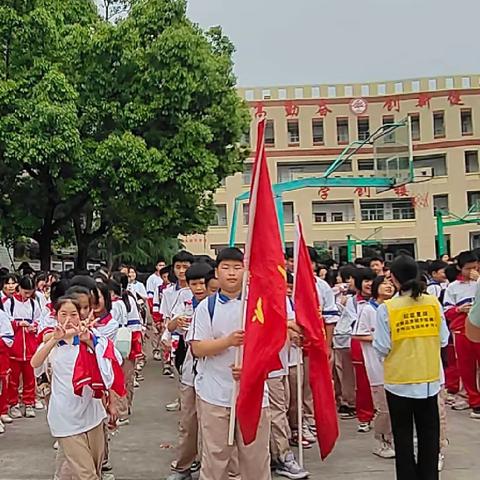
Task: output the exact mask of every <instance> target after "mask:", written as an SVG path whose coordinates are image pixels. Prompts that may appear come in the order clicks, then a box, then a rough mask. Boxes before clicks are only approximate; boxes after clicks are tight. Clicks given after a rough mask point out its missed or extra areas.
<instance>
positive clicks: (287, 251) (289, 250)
mask: <svg viewBox="0 0 480 480" xmlns="http://www.w3.org/2000/svg"><path fill="white" fill-rule="evenodd" d="M289 258H293V248H292V247H288V248H286V249H285V259H287V260H288V259H289Z"/></svg>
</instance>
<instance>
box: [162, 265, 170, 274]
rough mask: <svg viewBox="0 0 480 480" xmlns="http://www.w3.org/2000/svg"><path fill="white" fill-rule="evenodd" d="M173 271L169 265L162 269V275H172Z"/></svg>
mask: <svg viewBox="0 0 480 480" xmlns="http://www.w3.org/2000/svg"><path fill="white" fill-rule="evenodd" d="M171 271H172V266H171V265H167V266H166V267H163V268H161V269H160V275H165V274H166V273H168V274H169V273H170V272H171Z"/></svg>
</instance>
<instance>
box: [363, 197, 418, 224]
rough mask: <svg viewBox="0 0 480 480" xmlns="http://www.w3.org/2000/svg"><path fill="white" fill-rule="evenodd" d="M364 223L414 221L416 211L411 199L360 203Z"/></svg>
mask: <svg viewBox="0 0 480 480" xmlns="http://www.w3.org/2000/svg"><path fill="white" fill-rule="evenodd" d="M360 211H361V214H362V221H364V222H369V221H379V220H413V219H415V209H414V207H413V205H412V202H411V200H410V199H406V200H390V201H386V202H375V201H369V200H366V201H360Z"/></svg>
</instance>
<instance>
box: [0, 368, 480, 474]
mask: <svg viewBox="0 0 480 480" xmlns="http://www.w3.org/2000/svg"><path fill="white" fill-rule="evenodd" d="M145 377H146V381H145V382H143V383H142V387H141V388H140V390H137V397H136V401H135V406H136V408H135V412H134V416H133V419H132V423H131V425H129V426H127V427H123V428H122V430H121V431H120V432H119V433H118V434H117V435H116V436H115V437H114V438H113V440H112V443H111V445H112V446H111V448H112V452H113V453H112V459H113V465H114V473H115V478H116V479H117V480H162V479H164V478H166V476H168V474H169V464H170V462H171V460H172V459H173V456H174V450H173V449H172V448H171V447H172V446H173V445H174V444H175V439H176V427H177V425H176V415H177V414H175V413H167V412H166V411H165V407H164V406H165V404H166V403H168V402H169V401H171V400H172V399H173V398H174V395H175V380H171V379H167V378H165V377H162V376H161V375H160V368H159V364H158V363H154V362H150V363H149V364H148V365H147V367H146V369H145ZM341 427H342V437H341V439H340V441H339V443H338V445H337V448H336V450H335V452H334V453H333V454H332V455H331V456H330V457H329V458H328V460H327V461H326V462H325V463H322V462H321V461H320V460H319V458H318V453H317V451H316V450H315V451H314V450H313V449H312V450H310V451H307V452H306V465H307V467H308V469H309V470H310V471H311V473H312V475H311V478H312V479H326V480H333V479H336V480H367V479H368V480H380V479H381V480H385V479H392V480H393V479H394V474H393V462H392V461H389V460H381V459H378V458H376V457H374V456H373V455H372V454H371V453H370V451H371V449H372V446H373V435H372V434H357V433H355V431H354V429H355V422H354V421H351V420H349V421H342V423H341ZM449 427H450V429H449V438H450V443H451V445H450V447H449V450H448V453H447V463H446V468H445V471H444V472H443V474H442V476H441V478H442V480H471V479H473V478H478V475H479V472H480V421H478V420H476V421H475V420H470V419H469V418H468V412H461V413H458V412H449ZM52 444H53V440H52V439H51V437H50V435H49V432H48V428H47V425H46V421H45V418H44V414H39V415H38V417H37V418H36V419H22V420H19V421H16V422H15V423H14V424H13V425H11V426H9V427H8V431H7V433H6V434H5V435H1V436H0V480H27V479H28V480H49V479H51V478H52V466H53V460H54V456H55V452H54V450H53V449H52ZM168 447H170V448H168Z"/></svg>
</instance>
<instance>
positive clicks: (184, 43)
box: [0, 0, 249, 268]
mask: <svg viewBox="0 0 480 480" xmlns="http://www.w3.org/2000/svg"><path fill="white" fill-rule="evenodd" d="M4 3H5V4H4V5H2V6H0V42H1V43H2V45H3V49H2V51H3V52H4V53H3V56H2V58H1V59H0V189H1V192H2V196H1V197H0V215H1V217H0V238H2V239H4V240H6V241H13V240H15V239H16V238H17V237H18V236H19V235H25V236H30V237H32V238H34V239H36V240H37V241H38V242H39V244H40V253H41V258H42V268H48V266H49V262H50V256H51V245H52V241H53V240H55V239H56V238H58V237H59V236H61V237H63V238H66V239H67V241H68V239H69V237H71V240H72V243H73V239H74V238H75V241H76V244H77V247H78V252H79V253H78V261H79V266H80V267H82V266H84V265H85V262H86V260H87V252H88V247H89V245H91V244H92V242H95V241H97V240H101V239H102V240H103V241H105V242H106V244H110V245H113V244H117V245H126V244H128V242H129V240H130V241H132V242H133V240H137V241H138V240H139V239H141V240H145V241H146V242H154V241H155V239H157V238H159V237H162V238H173V237H176V236H177V235H179V234H188V233H193V232H200V231H204V230H205V229H206V227H207V226H208V224H209V222H210V220H211V218H212V214H213V208H212V196H213V194H212V192H214V191H215V189H216V188H217V187H218V186H219V184H220V181H221V179H223V178H224V177H226V176H228V175H231V174H232V173H234V172H236V171H238V170H239V169H240V168H241V165H242V162H243V160H244V158H245V154H246V152H245V151H243V150H242V148H241V147H240V146H239V140H240V137H241V134H242V133H243V132H244V131H245V130H246V129H247V128H248V124H249V115H248V109H247V107H246V106H245V104H244V103H243V101H242V100H241V99H240V98H239V97H238V96H237V94H236V91H235V77H234V74H233V65H232V53H233V46H232V44H231V43H230V41H229V40H228V39H227V38H226V37H225V36H224V35H223V34H222V31H221V29H220V28H218V27H217V28H214V29H212V30H210V31H208V32H204V31H202V30H201V29H200V28H199V27H198V26H196V25H194V24H192V22H191V21H190V20H189V19H188V18H187V16H186V4H185V1H183V0H142V1H134V2H133V4H132V6H131V9H130V11H129V14H128V15H127V16H125V17H123V18H120V19H119V20H118V21H117V22H114V23H112V22H108V21H106V20H105V19H104V18H102V17H101V16H100V15H99V14H98V12H97V9H96V6H95V4H94V3H93V2H92V1H90V0H73V1H72V0H71V1H69V2H64V1H62V0H29V1H26V0H25V1H21V0H7V1H6V2H4Z"/></svg>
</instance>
